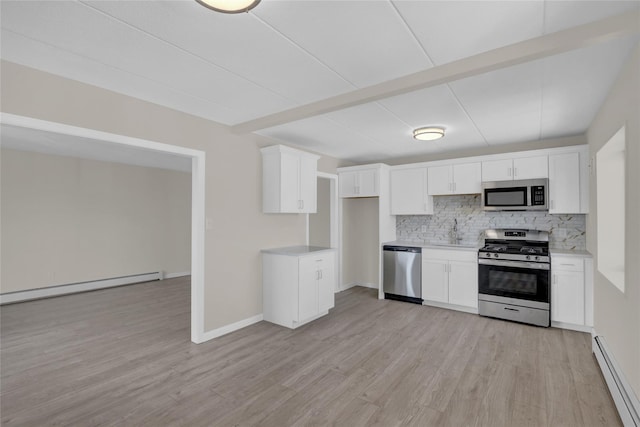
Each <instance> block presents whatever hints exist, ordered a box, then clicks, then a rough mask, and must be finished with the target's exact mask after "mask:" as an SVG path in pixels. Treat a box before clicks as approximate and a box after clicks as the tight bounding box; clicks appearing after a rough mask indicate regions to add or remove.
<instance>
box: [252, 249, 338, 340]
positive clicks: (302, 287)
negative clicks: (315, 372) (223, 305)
mask: <svg viewBox="0 0 640 427" xmlns="http://www.w3.org/2000/svg"><path fill="white" fill-rule="evenodd" d="M278 251H280V253H278ZM335 258H336V254H335V250H323V251H317V252H302V253H296V252H295V248H282V249H280V250H279V249H273V250H268V251H263V254H262V286H263V291H262V292H263V298H262V299H263V304H262V309H263V317H264V320H266V321H268V322H272V323H275V324H278V325H281V326H286V327H287V328H292V329H294V328H297V327H298V326H301V325H304V324H305V323H308V322H310V321H312V320H315V319H317V318H318V317H321V316H323V315H325V314H327V313H328V311H329V309H331V308H333V306H334V290H335V285H336V278H335V263H336V261H335Z"/></svg>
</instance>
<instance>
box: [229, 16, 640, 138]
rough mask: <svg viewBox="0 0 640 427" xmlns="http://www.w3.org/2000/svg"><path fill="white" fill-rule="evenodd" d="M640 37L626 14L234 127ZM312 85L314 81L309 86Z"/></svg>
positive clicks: (240, 129)
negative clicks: (626, 37)
mask: <svg viewBox="0 0 640 427" xmlns="http://www.w3.org/2000/svg"><path fill="white" fill-rule="evenodd" d="M634 33H640V11H634V12H627V13H624V14H621V15H617V16H614V17H611V18H606V19H603V20H600V21H595V22H591V23H589V24H584V25H580V26H577V27H573V28H569V29H566V30H562V31H558V32H555V33H551V34H547V35H544V36H541V37H536V38H533V39H529V40H525V41H522V42H519V43H515V44H511V45H508V46H504V47H500V48H497V49H493V50H490V51H487V52H483V53H479V54H477V55H473V56H470V57H467V58H463V59H459V60H457V61H453V62H449V63H447V64H443V65H439V66H435V67H432V68H428V69H426V70H423V71H418V72H416V73H413V74H408V75H406V76H403V77H399V78H396V79H392V80H388V81H386V82H382V83H378V84H375V85H372V86H368V87H365V88H361V89H356V90H353V91H351V92H347V93H343V94H340V95H336V96H333V97H331V98H326V99H323V100H320V101H316V102H312V103H309V104H306V105H302V106H299V107H294V108H291V109H288V110H284V111H280V112H278V113H274V114H269V115H267V116H264V117H259V118H257V119H253V120H249V121H246V122H244V123H239V124H237V125H234V126H231V130H232V131H233V132H235V133H249V132H255V131H257V130H260V129H266V128H270V127H273V126H278V125H282V124H285V123H290V122H294V121H297V120H301V119H306V118H309V117H314V116H318V115H321V114H326V113H330V112H332V111H337V110H342V109H344V108H349V107H354V106H356V105H361V104H366V103H369V102H373V101H378V100H380V99H385V98H390V97H392V96H397V95H402V94H405V93H408V92H413V91H416V90H420V89H425V88H428V87H433V86H438V85H441V84H445V83H449V82H453V81H456V80H460V79H464V78H467V77H471V76H475V75H479V74H483V73H487V72H490V71H495V70H499V69H502V68H506V67H511V66H514V65H518V64H522V63H526V62H530V61H535V60H538V59H542V58H546V57H548V56H552V55H557V54H559V53H563V52H568V51H571V50H575V49H580V48H583V47H588V46H592V45H595V44H599V43H604V42H607V41H610V40H613V39H616V38H620V37H624V36H628V35H631V34H634ZM310 84H313V82H310Z"/></svg>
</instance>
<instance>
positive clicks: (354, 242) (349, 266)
mask: <svg viewBox="0 0 640 427" xmlns="http://www.w3.org/2000/svg"><path fill="white" fill-rule="evenodd" d="M378 209H379V208H378V198H377V197H365V198H354V199H342V224H343V225H342V254H343V257H342V259H343V261H342V277H343V281H342V284H344V285H349V284H352V283H358V284H368V285H376V286H377V285H378V268H379V256H380V252H379V251H380V248H379V246H378V229H379V224H378V223H379V213H378Z"/></svg>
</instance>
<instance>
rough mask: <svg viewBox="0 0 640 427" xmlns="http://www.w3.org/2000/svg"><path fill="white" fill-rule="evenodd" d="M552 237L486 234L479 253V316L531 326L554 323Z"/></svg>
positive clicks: (518, 232) (515, 232) (531, 232)
mask: <svg viewBox="0 0 640 427" xmlns="http://www.w3.org/2000/svg"><path fill="white" fill-rule="evenodd" d="M550 277H551V262H550V260H549V233H548V232H546V231H538V230H516V229H499V230H486V231H485V246H484V247H483V248H482V249H480V250H479V252H478V312H479V314H480V315H481V316H488V317H497V318H499V319H506V320H513V321H516V322H522V323H529V324H532V325H538V326H546V327H548V326H549V325H550V323H551V316H550V311H551V301H550V298H551V290H550V283H551V280H550Z"/></svg>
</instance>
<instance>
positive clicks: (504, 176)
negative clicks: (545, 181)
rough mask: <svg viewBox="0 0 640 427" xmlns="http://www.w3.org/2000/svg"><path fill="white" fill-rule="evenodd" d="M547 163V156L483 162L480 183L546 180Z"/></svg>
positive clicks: (547, 172)
mask: <svg viewBox="0 0 640 427" xmlns="http://www.w3.org/2000/svg"><path fill="white" fill-rule="evenodd" d="M547 161H548V157H547V156H533V157H518V158H512V159H500V160H485V161H483V162H482V181H483V182H486V181H512V180H514V179H535V178H547V177H548V176H549V170H548V163H547Z"/></svg>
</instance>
